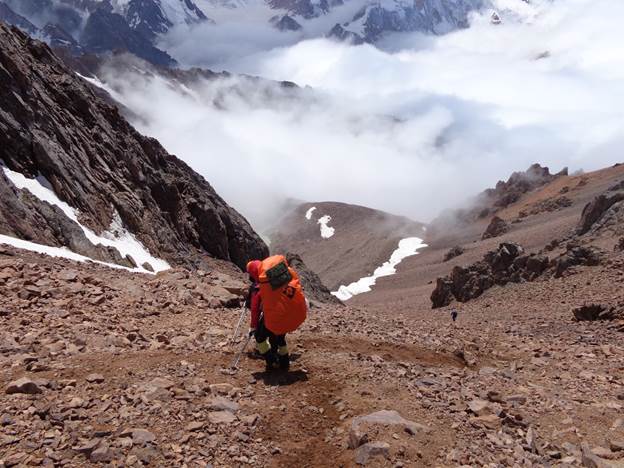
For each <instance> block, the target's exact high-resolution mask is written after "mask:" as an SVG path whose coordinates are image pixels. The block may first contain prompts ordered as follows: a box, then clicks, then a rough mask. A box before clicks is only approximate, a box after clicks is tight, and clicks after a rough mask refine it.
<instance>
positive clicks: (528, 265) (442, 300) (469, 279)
mask: <svg viewBox="0 0 624 468" xmlns="http://www.w3.org/2000/svg"><path fill="white" fill-rule="evenodd" d="M548 266H549V259H548V257H546V256H543V255H535V254H533V255H525V254H524V249H523V248H522V247H521V246H520V245H518V244H513V243H503V244H500V245H499V247H498V249H497V250H495V251H490V252H488V253H487V254H485V256H484V257H483V260H481V261H479V262H476V263H474V264H472V265H470V266H468V267H461V266H456V267H455V268H453V270H452V271H451V274H450V275H449V276H446V277H443V278H438V279H437V282H436V288H435V289H434V291H433V292H432V294H431V302H432V307H433V308H434V309H436V308H438V307H444V306H447V305H449V304H450V303H451V302H452V301H453V300H457V301H459V302H467V301H469V300H471V299H475V298H477V297H479V296H480V295H481V294H483V292H485V291H486V290H488V289H490V288H491V287H492V286H495V285H500V286H504V285H506V284H507V283H510V282H511V283H519V282H521V281H533V280H534V279H536V278H538V277H539V276H540V275H541V274H542V273H544V271H546V270H547V269H548Z"/></svg>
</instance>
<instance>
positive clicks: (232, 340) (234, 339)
mask: <svg viewBox="0 0 624 468" xmlns="http://www.w3.org/2000/svg"><path fill="white" fill-rule="evenodd" d="M246 312H247V309H246V308H245V307H244V306H243V311H242V312H241V315H240V318H239V319H238V325H236V330H234V335H232V339H231V340H230V343H231V344H234V342H235V341H236V337H238V331H239V330H240V327H241V325H242V324H243V319H244V318H245V315H246Z"/></svg>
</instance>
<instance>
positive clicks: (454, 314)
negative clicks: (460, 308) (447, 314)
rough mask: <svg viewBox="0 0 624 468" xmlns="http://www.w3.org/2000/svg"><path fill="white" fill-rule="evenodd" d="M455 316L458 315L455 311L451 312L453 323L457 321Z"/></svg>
mask: <svg viewBox="0 0 624 468" xmlns="http://www.w3.org/2000/svg"><path fill="white" fill-rule="evenodd" d="M457 315H458V313H457V310H456V309H453V310H451V318H452V319H453V322H454V321H455V320H457Z"/></svg>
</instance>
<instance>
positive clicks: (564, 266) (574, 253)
mask: <svg viewBox="0 0 624 468" xmlns="http://www.w3.org/2000/svg"><path fill="white" fill-rule="evenodd" d="M566 249H567V250H566V252H565V253H564V254H563V255H561V256H560V257H558V258H557V259H556V260H555V278H560V277H561V276H563V275H564V273H565V272H566V271H567V270H568V269H570V268H572V267H574V266H596V265H599V264H600V262H601V260H602V256H603V252H602V250H600V249H599V248H597V247H584V246H579V245H576V244H574V243H570V244H568V245H567V246H566Z"/></svg>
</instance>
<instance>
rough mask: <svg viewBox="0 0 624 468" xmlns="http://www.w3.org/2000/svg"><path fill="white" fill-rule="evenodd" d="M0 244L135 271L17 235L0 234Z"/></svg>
mask: <svg viewBox="0 0 624 468" xmlns="http://www.w3.org/2000/svg"><path fill="white" fill-rule="evenodd" d="M0 244H5V245H10V246H12V247H15V248H16V249H23V250H30V251H31V252H37V253H40V254H44V255H49V256H50V257H60V258H66V259H68V260H74V261H76V262H93V263H98V264H100V265H105V266H107V267H111V268H116V269H118V270H128V271H136V270H132V269H131V268H128V267H125V266H121V265H115V264H114V263H105V262H100V261H99V260H93V259H91V258H89V257H85V256H84V255H80V254H77V253H75V252H72V251H71V250H69V249H68V248H66V247H50V246H49V245H43V244H36V243H35V242H30V241H25V240H23V239H18V238H17V237H10V236H5V235H4V234H0Z"/></svg>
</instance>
